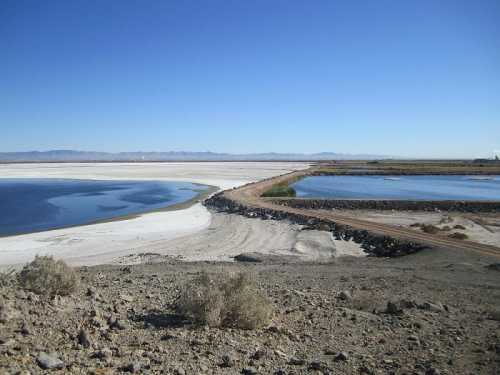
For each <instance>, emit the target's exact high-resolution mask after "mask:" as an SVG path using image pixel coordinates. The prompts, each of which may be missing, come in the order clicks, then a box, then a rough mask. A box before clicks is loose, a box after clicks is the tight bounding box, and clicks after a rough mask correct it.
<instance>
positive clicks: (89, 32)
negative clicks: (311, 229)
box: [0, 0, 500, 157]
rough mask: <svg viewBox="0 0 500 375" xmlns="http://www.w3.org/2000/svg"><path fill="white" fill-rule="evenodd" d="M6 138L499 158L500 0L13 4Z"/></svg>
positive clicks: (0, 116)
mask: <svg viewBox="0 0 500 375" xmlns="http://www.w3.org/2000/svg"><path fill="white" fill-rule="evenodd" d="M0 130H1V132H0V151H22V150H34V149H36V150H47V149H61V148H64V149H80V150H96V151H133V150H143V151H154V150H157V151H160V150H161V151H168V150H191V151H206V150H210V151H218V152H233V153H240V152H241V153H247V152H267V151H275V152H319V151H334V152H345V153H375V154H392V155H401V156H415V157H426V156H427V157H477V156H490V155H491V154H492V153H493V151H494V150H500V1H498V0H474V1H473V0H439V1H438V0H415V1H409V0H408V1H406V0H392V1H388V0H377V1H373V0H367V1H335V0H329V1H315V0H311V1H306V0H304V1H292V0H283V1H273V0H238V1H236V0H235V1H232V0H225V1H217V0H206V1H201V0H200V1H190V0H182V1H181V0H179V1H172V0H170V1H167V0H161V1H147V0H144V1H139V0H137V1H123V0H115V1H111V0H109V1H106V0H104V1H102V0H99V1H88V0H85V1H70V0H61V1H56V0H50V1H38V0H37V1H25V0H2V1H0Z"/></svg>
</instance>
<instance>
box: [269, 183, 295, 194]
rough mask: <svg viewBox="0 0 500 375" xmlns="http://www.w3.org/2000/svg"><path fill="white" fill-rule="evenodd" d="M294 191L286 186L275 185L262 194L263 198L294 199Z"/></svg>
mask: <svg viewBox="0 0 500 375" xmlns="http://www.w3.org/2000/svg"><path fill="white" fill-rule="evenodd" d="M295 195H296V193H295V189H294V188H293V187H290V186H288V185H275V186H273V187H272V188H271V189H269V190H267V191H266V192H264V194H262V196H263V197H295Z"/></svg>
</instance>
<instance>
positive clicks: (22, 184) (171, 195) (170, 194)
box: [0, 179, 208, 236]
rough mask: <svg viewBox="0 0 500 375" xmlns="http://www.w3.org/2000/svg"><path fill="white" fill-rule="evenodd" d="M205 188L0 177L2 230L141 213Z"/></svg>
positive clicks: (185, 198) (38, 228)
mask: <svg viewBox="0 0 500 375" xmlns="http://www.w3.org/2000/svg"><path fill="white" fill-rule="evenodd" d="M206 189H208V186H205V185H197V184H191V183H188V182H161V181H92V180H66V179H0V235H2V236H5V235H13V234H20V233H28V232H36V231H44V230H50V229H55V228H61V227H66V226H71V225H81V224H88V223H92V222H95V221H98V220H106V219H112V218H116V217H119V216H124V215H130V214H140V213H144V212H147V211H151V210H155V209H160V208H166V207H169V206H172V205H174V204H178V203H182V202H185V201H188V200H190V199H192V198H194V197H196V195H197V194H198V193H199V192H201V191H203V190H206Z"/></svg>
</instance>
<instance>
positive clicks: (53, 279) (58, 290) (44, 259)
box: [18, 256, 78, 296]
mask: <svg viewBox="0 0 500 375" xmlns="http://www.w3.org/2000/svg"><path fill="white" fill-rule="evenodd" d="M18 277H19V283H20V284H21V286H22V287H23V288H25V289H28V290H31V291H32V292H34V293H37V294H43V295H47V296H55V295H60V296H66V295H69V294H71V293H73V292H74V291H75V289H76V287H77V285H78V275H77V274H76V272H75V271H74V270H73V269H72V268H71V267H69V266H68V265H67V264H66V263H64V262H63V261H62V260H55V259H54V258H53V257H52V256H36V257H35V259H34V260H33V261H32V262H31V263H28V264H27V265H25V266H24V268H23V269H22V270H21V272H20V273H19V276H18Z"/></svg>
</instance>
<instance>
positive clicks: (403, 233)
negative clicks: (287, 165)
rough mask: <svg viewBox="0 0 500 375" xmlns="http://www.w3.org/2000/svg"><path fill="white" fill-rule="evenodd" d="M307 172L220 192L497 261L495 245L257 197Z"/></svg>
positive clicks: (255, 203) (242, 200)
mask: <svg viewBox="0 0 500 375" xmlns="http://www.w3.org/2000/svg"><path fill="white" fill-rule="evenodd" d="M310 172H311V170H302V171H296V172H292V173H288V174H284V175H281V176H278V177H275V178H270V179H267V180H263V181H260V182H255V183H251V184H248V185H245V186H242V187H240V188H237V189H234V190H230V191H226V192H224V195H225V197H227V198H229V199H231V200H233V201H237V202H239V203H241V204H244V205H246V206H249V207H258V208H267V209H272V210H276V211H283V212H287V213H292V214H299V215H305V216H308V217H311V218H317V219H323V220H329V221H332V222H335V223H337V224H343V225H347V226H350V227H352V228H355V229H363V230H367V231H369V232H372V233H376V234H380V235H384V236H389V237H394V238H398V239H403V240H410V241H414V242H418V243H422V244H425V245H428V246H430V247H433V248H450V249H457V250H465V251H473V252H476V253H480V254H483V255H489V256H493V257H497V258H500V248H499V247H496V246H491V245H486V244H480V243H476V242H470V241H462V240H455V239H452V238H448V237H446V238H445V237H441V236H438V235H431V234H427V233H421V232H417V231H416V230H412V229H408V228H400V227H396V226H393V225H389V224H381V223H374V222H372V221H367V220H360V219H357V218H353V217H348V216H346V215H342V214H337V213H335V212H332V211H327V210H310V209H301V208H294V207H288V206H283V205H279V204H276V203H273V202H272V200H270V199H266V198H261V197H260V196H261V194H262V193H263V192H264V191H266V190H268V189H269V188H270V187H271V186H273V185H275V184H277V183H286V182H289V181H293V180H295V179H297V178H299V177H302V176H304V175H306V174H308V173H310Z"/></svg>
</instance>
